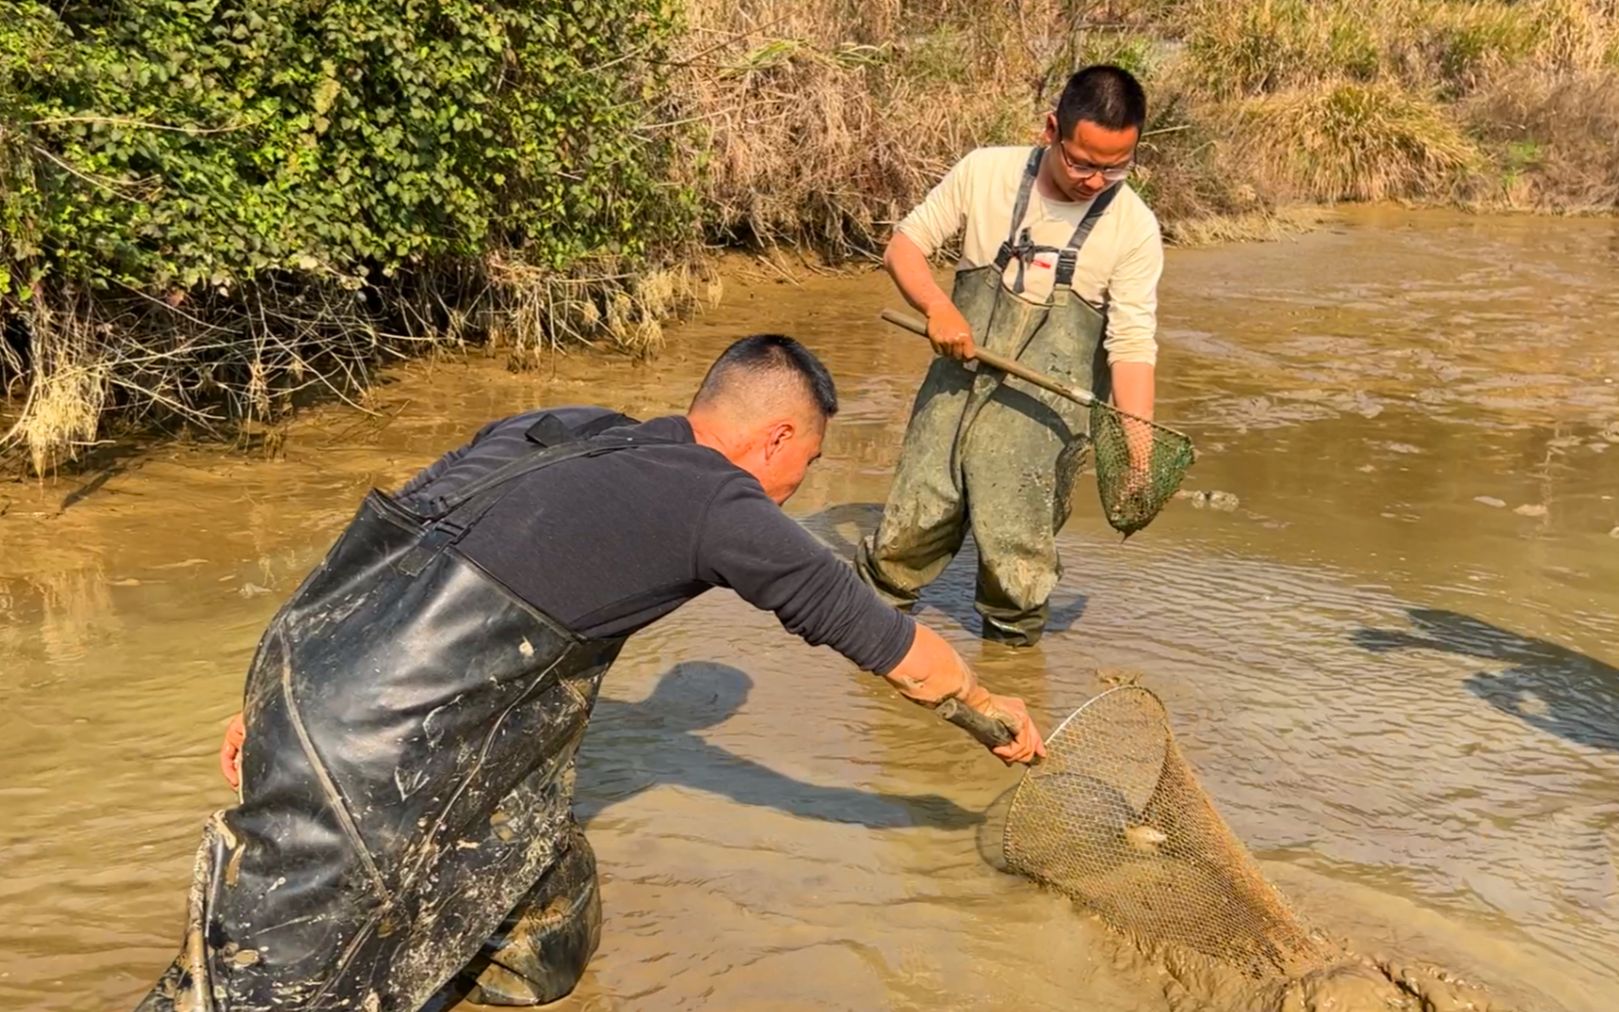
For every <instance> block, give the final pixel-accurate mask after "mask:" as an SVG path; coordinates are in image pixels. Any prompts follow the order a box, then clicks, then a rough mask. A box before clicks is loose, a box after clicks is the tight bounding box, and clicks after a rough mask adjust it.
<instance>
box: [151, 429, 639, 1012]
mask: <svg viewBox="0 0 1619 1012" xmlns="http://www.w3.org/2000/svg"><path fill="white" fill-rule="evenodd" d="M612 418H613V419H616V420H622V416H612ZM551 421H552V422H553V423H554V421H555V420H554V419H552V420H551ZM600 427H601V426H586V427H585V431H578V430H575V431H571V432H567V433H566V434H565V436H564V437H563V441H562V442H561V443H560V444H557V445H548V440H547V439H546V438H544V435H545V434H546V433H550V434H553V435H554V434H555V432H556V430H557V426H555V425H554V424H552V425H551V426H550V427H549V428H547V427H546V426H544V425H542V424H538V423H537V424H536V425H535V426H534V427H533V429H532V430H531V433H530V435H531V439H533V441H534V442H535V443H536V444H537V445H536V446H534V448H533V450H532V452H529V453H527V454H526V455H524V456H522V457H519V458H518V459H516V460H514V461H513V462H511V463H510V464H507V465H506V466H504V467H501V468H500V469H499V470H497V471H495V472H493V473H491V474H488V475H487V476H484V477H482V478H479V479H477V480H476V481H474V482H472V483H471V484H469V485H467V486H466V487H464V488H462V489H460V490H459V491H457V492H455V493H453V494H451V495H449V496H447V497H444V498H440V499H436V500H435V501H434V502H435V506H436V507H437V508H434V509H431V510H429V511H428V512H426V513H425V514H424V513H418V512H415V511H413V510H412V509H410V508H407V506H406V505H405V502H406V501H407V500H404V499H395V498H394V497H390V496H387V495H384V494H382V493H380V492H377V491H372V492H371V493H370V494H369V495H368V496H367V497H366V499H365V501H364V502H363V503H362V504H361V506H360V509H359V511H358V513H357V515H356V516H355V517H354V519H353V521H352V522H351V523H350V524H349V527H348V529H347V530H346V531H345V532H344V533H343V535H342V537H341V538H340V539H339V540H338V541H337V543H336V544H335V545H334V546H333V547H332V549H331V550H330V552H329V553H328V554H327V556H326V558H325V560H324V561H323V562H322V564H321V565H320V567H319V568H318V569H316V570H315V571H314V572H313V573H312V574H311V575H310V576H309V577H308V578H307V579H306V580H305V581H304V583H303V584H302V586H300V587H299V588H298V590H297V592H296V593H295V594H294V595H293V597H292V599H291V600H290V601H289V602H288V603H287V604H286V605H285V606H284V607H283V608H282V609H281V611H280V612H278V613H277V615H276V616H275V618H274V619H273V620H272V622H271V624H270V626H269V629H268V630H267V631H266V633H265V635H264V638H263V640H262V641H261V642H260V645H259V648H258V652H257V654H256V656H255V657H254V660H253V665H252V668H251V670H250V672H249V675H248V684H247V699H246V702H245V706H244V711H245V718H246V722H247V727H248V737H247V742H246V745H245V747H244V752H243V770H242V772H243V796H242V802H241V804H240V805H239V806H237V807H235V808H231V809H228V810H225V811H222V812H220V813H218V814H216V815H215V816H214V817H213V819H212V820H211V821H210V822H209V823H208V826H207V828H206V830H205V831H204V834H203V842H202V846H201V848H200V849H199V851H198V855H197V862H196V866H195V872H194V876H193V885H192V892H191V900H190V914H189V923H188V927H187V931H186V936H185V941H184V942H183V944H182V948H181V952H180V955H179V957H178V958H177V959H176V960H175V962H174V964H173V966H172V967H171V968H170V969H169V971H168V972H167V973H166V974H165V975H164V977H163V979H162V980H161V981H160V982H159V984H158V986H157V987H156V988H155V989H154V990H153V991H152V992H151V994H150V995H149V996H148V997H147V998H146V999H145V1000H144V1001H143V1002H142V1004H141V1006H140V1012H157V1010H169V1009H178V1010H188V1012H215V1010H217V1012H249V1010H260V1009H293V1008H297V1009H356V1010H366V1012H386V1010H390V1009H393V1010H405V1009H415V1008H417V1007H419V1006H420V1005H421V1004H422V1003H423V1002H424V1001H426V1000H427V999H428V998H430V997H432V996H433V994H434V993H435V992H437V991H438V990H439V988H440V987H441V986H442V985H443V984H445V983H446V982H447V981H449V980H450V979H451V978H452V977H455V976H456V975H458V974H466V975H474V974H475V975H477V984H478V991H476V992H474V994H473V997H474V998H475V999H476V1000H478V1001H481V1002H483V1003H486V1004H536V1003H539V1002H545V1001H552V1000H555V999H557V998H560V997H562V996H564V995H566V994H567V993H568V992H569V991H571V990H572V989H573V987H574V985H575V983H576V982H577V981H578V979H579V976H580V974H582V973H583V971H584V967H585V964H586V963H587V962H588V961H589V959H590V957H591V955H592V954H593V953H594V951H595V949H596V945H597V942H598V940H599V937H600V930H601V900H600V895H599V893H598V891H597V884H596V874H595V860H594V857H593V856H592V854H591V850H590V847H589V845H588V844H587V843H586V842H585V839H584V836H583V834H582V833H580V831H579V829H578V828H577V826H576V825H575V824H574V821H573V815H572V812H571V802H572V795H573V781H574V754H575V752H576V750H577V748H578V745H579V741H580V738H581V737H582V735H583V733H584V729H585V722H586V720H587V719H588V718H589V716H590V710H591V707H592V705H593V704H594V703H595V700H596V692H597V688H598V686H599V685H600V681H601V677H602V674H603V673H604V672H605V671H606V669H607V667H608V665H609V664H611V663H612V661H613V659H614V658H615V657H616V656H617V654H618V651H619V649H620V647H621V646H622V644H623V641H622V640H621V639H617V640H589V639H584V638H582V637H580V636H577V635H575V634H574V633H572V632H571V631H569V630H568V629H566V628H564V627H563V626H562V625H561V624H559V623H557V622H555V621H553V620H551V619H550V618H548V617H547V616H545V615H543V614H541V613H539V612H538V611H536V610H535V609H533V608H531V607H530V606H528V605H526V604H524V603H522V602H521V601H519V600H518V599H517V598H516V597H515V596H514V595H512V594H511V593H510V592H509V591H507V590H506V589H505V588H504V587H503V586H501V585H500V584H498V583H496V582H495V581H494V580H493V579H491V578H490V577H489V576H488V575H486V574H485V573H484V572H483V571H482V570H481V569H479V568H478V567H477V566H475V565H474V564H473V563H471V562H470V561H468V560H467V559H466V558H465V557H464V556H463V555H461V554H460V553H459V552H458V550H457V548H456V543H457V541H459V540H460V538H461V537H462V536H463V535H464V534H465V533H466V532H467V530H468V529H470V528H471V527H472V525H474V524H476V523H477V522H478V520H479V519H480V518H481V517H482V516H483V515H484V514H485V513H487V512H488V510H489V509H490V508H491V507H492V506H493V505H494V504H495V502H496V501H497V500H498V499H499V498H500V497H501V496H502V495H503V494H505V492H506V491H508V490H509V489H510V488H511V485H512V482H513V480H514V479H516V478H519V477H522V476H525V475H530V474H533V473H534V472H535V471H538V470H540V469H542V468H545V467H549V466H551V465H553V464H556V463H558V462H560V461H564V460H569V459H573V458H576V457H580V456H587V455H593V454H602V453H633V452H635V451H636V449H637V448H638V447H639V446H642V445H650V444H648V441H646V440H645V439H644V438H637V437H634V436H631V435H627V434H625V433H624V432H616V433H615V432H605V433H596V434H588V433H589V430H590V429H592V428H600ZM408 501H411V502H412V503H413V504H414V503H415V500H408Z"/></svg>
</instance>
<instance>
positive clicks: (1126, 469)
mask: <svg viewBox="0 0 1619 1012" xmlns="http://www.w3.org/2000/svg"><path fill="white" fill-rule="evenodd" d="M1091 443H1092V445H1093V447H1094V452H1095V455H1096V489H1097V492H1098V493H1100V495H1101V497H1102V512H1103V514H1104V515H1106V517H1107V522H1108V523H1109V524H1111V525H1112V527H1113V529H1114V530H1116V531H1119V532H1121V533H1123V534H1125V535H1130V534H1134V533H1135V532H1136V531H1139V530H1141V528H1143V527H1145V526H1147V525H1148V524H1149V523H1151V522H1152V518H1153V517H1155V516H1157V515H1158V511H1159V510H1161V509H1163V508H1164V504H1165V503H1167V502H1168V501H1169V500H1170V499H1171V498H1172V497H1173V496H1174V495H1175V491H1176V490H1177V489H1179V488H1180V485H1181V479H1183V478H1185V477H1186V470H1187V468H1189V467H1191V466H1192V462H1193V461H1194V460H1196V459H1197V454H1196V452H1195V451H1194V450H1193V448H1192V441H1191V440H1190V439H1188V438H1187V437H1186V435H1185V434H1184V433H1181V432H1177V431H1175V430H1174V429H1171V428H1167V427H1165V426H1162V425H1158V424H1156V423H1153V422H1149V421H1146V420H1144V419H1140V418H1133V417H1131V416H1128V415H1124V414H1121V413H1120V412H1119V411H1118V410H1117V409H1115V408H1113V407H1112V406H1111V405H1108V404H1104V403H1103V402H1102V401H1101V400H1095V401H1093V402H1091Z"/></svg>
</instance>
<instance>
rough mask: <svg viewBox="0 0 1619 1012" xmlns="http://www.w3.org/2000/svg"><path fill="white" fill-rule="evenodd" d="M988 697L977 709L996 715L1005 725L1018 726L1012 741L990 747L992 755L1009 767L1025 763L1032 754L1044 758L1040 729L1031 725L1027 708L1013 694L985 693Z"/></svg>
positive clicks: (990, 715)
mask: <svg viewBox="0 0 1619 1012" xmlns="http://www.w3.org/2000/svg"><path fill="white" fill-rule="evenodd" d="M988 696H989V700H988V702H987V703H986V704H985V705H984V706H982V707H981V708H980V709H979V712H981V713H983V714H984V715H985V716H988V717H993V718H995V719H996V720H998V721H1000V722H1001V723H1002V724H1005V725H1006V726H1007V727H1014V728H1017V739H1016V740H1015V741H1013V742H1011V743H1010V744H1007V745H1001V746H998V747H996V748H992V749H990V751H991V752H992V753H994V755H995V757H996V758H997V759H999V760H1001V762H1004V763H1006V764H1007V765H1008V766H1010V765H1012V764H1013V763H1023V764H1025V765H1027V764H1028V763H1029V762H1030V761H1031V760H1033V759H1034V757H1035V756H1042V757H1044V756H1045V754H1046V742H1045V739H1044V738H1042V737H1041V736H1040V729H1039V728H1037V727H1035V726H1034V718H1033V717H1031V716H1029V708H1028V707H1027V706H1026V705H1024V702H1023V700H1021V699H1019V698H1018V697H1016V696H997V695H995V694H994V693H988Z"/></svg>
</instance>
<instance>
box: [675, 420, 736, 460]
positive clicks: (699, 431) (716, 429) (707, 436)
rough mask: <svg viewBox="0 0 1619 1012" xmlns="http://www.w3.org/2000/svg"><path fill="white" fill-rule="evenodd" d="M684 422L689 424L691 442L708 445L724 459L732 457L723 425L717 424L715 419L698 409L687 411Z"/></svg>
mask: <svg viewBox="0 0 1619 1012" xmlns="http://www.w3.org/2000/svg"><path fill="white" fill-rule="evenodd" d="M686 424H687V425H690V426H691V441H692V442H694V443H696V444H697V445H698V446H706V447H708V448H709V449H710V450H713V451H714V452H715V453H717V454H719V455H720V456H722V457H724V458H725V459H726V460H730V459H732V458H731V452H730V451H731V450H732V449H733V447H732V446H731V444H730V441H728V440H727V439H726V438H725V437H724V426H722V425H719V424H717V422H716V420H715V419H713V418H710V417H709V416H708V415H706V414H704V413H702V412H700V411H699V412H695V413H687V415H686Z"/></svg>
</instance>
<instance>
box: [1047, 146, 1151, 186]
mask: <svg viewBox="0 0 1619 1012" xmlns="http://www.w3.org/2000/svg"><path fill="white" fill-rule="evenodd" d="M1051 146H1052V147H1054V148H1056V149H1057V157H1059V158H1061V159H1062V166H1063V168H1065V169H1067V170H1068V174H1069V175H1070V176H1073V177H1074V178H1075V179H1089V178H1090V177H1092V176H1094V175H1096V174H1097V173H1101V175H1102V178H1103V179H1105V180H1107V181H1108V182H1110V183H1117V182H1118V181H1119V180H1121V179H1124V178H1125V177H1126V176H1128V175H1130V170H1131V169H1132V168H1134V167H1135V157H1134V156H1131V158H1130V160H1129V161H1127V162H1125V163H1124V164H1123V165H1091V164H1089V163H1086V162H1076V161H1073V160H1071V159H1070V158H1069V157H1068V149H1066V148H1064V147H1063V146H1062V144H1060V143H1058V142H1055V141H1053V142H1052V145H1051Z"/></svg>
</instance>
